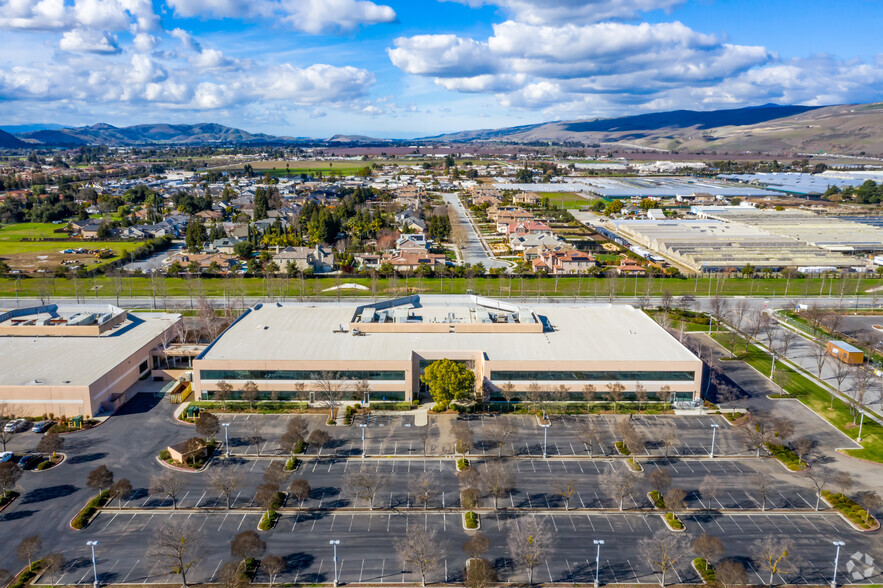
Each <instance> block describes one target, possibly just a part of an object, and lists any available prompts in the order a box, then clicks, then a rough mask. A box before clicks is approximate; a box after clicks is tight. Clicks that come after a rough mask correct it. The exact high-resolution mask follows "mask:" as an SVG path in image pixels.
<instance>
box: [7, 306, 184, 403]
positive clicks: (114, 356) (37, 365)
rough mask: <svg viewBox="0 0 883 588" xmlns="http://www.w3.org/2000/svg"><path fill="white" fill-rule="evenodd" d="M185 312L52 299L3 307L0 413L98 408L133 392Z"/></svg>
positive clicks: (122, 399)
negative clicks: (131, 310) (133, 309)
mask: <svg viewBox="0 0 883 588" xmlns="http://www.w3.org/2000/svg"><path fill="white" fill-rule="evenodd" d="M181 320H182V318H181V315H178V314H162V313H146V314H131V313H129V312H127V311H125V310H123V309H121V308H118V307H116V306H112V305H109V304H91V305H90V304H70V305H61V304H47V305H43V306H34V307H28V308H20V309H16V310H11V311H8V312H4V313H2V314H0V413H2V414H4V415H7V416H8V415H15V416H39V415H43V414H50V413H51V414H54V415H56V416H67V417H73V416H87V417H88V416H94V415H98V414H100V413H110V412H113V411H115V410H116V409H117V408H119V407H120V406H122V405H123V404H124V403H125V402H126V401H127V400H129V396H128V394H132V393H133V391H132V390H131V388H132V385H133V384H134V383H135V382H137V381H138V379H139V378H147V377H149V376H150V371H151V369H152V367H153V355H154V351H155V350H157V349H159V348H161V347H162V346H163V345H164V344H166V343H168V342H170V341H171V340H172V339H173V338H174V330H175V327H176V325H177V324H178V323H179V322H180V321H181Z"/></svg>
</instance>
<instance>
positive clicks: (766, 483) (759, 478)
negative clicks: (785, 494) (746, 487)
mask: <svg viewBox="0 0 883 588" xmlns="http://www.w3.org/2000/svg"><path fill="white" fill-rule="evenodd" d="M751 482H752V484H753V486H754V488H755V490H757V493H758V494H759V495H760V510H761V511H762V512H763V511H766V499H767V496H769V493H770V490H772V488H770V479H769V478H767V476H766V474H764V473H763V472H758V473H757V474H755V475H754V476H753V477H752V478H751Z"/></svg>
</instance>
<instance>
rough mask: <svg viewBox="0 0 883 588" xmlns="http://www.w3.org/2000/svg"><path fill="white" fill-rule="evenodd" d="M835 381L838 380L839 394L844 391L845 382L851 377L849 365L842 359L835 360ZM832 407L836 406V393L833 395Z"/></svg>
mask: <svg viewBox="0 0 883 588" xmlns="http://www.w3.org/2000/svg"><path fill="white" fill-rule="evenodd" d="M832 363H833V366H832V367H833V368H834V381H835V382H837V394H842V393H843V382H845V381H846V378H848V377H849V366H848V365H847V364H845V363H843V362H842V361H840V360H838V359H835V360H834V361H833V362H832ZM831 408H834V395H833V394H832V395H831Z"/></svg>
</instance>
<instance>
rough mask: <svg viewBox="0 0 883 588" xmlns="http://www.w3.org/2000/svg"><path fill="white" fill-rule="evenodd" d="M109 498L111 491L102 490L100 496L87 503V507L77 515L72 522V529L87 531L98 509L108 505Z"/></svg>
mask: <svg viewBox="0 0 883 588" xmlns="http://www.w3.org/2000/svg"><path fill="white" fill-rule="evenodd" d="M109 498H110V491H108V490H102V492H101V493H100V494H99V495H98V496H96V497H95V498H93V499H92V500H90V501H89V502H87V503H86V506H84V507H83V509H82V510H81V511H80V512H79V513H77V516H76V517H74V520H73V521H71V527H73V528H74V529H85V528H86V526H87V525H88V524H89V522H90V521H91V520H92V517H93V516H94V515H95V513H96V512H98V509H99V508H101V507H102V506H104V505H105V504H107V501H108V499H109Z"/></svg>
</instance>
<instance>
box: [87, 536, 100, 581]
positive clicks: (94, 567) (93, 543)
mask: <svg viewBox="0 0 883 588" xmlns="http://www.w3.org/2000/svg"><path fill="white" fill-rule="evenodd" d="M86 545H88V546H89V547H91V548H92V574H93V575H94V576H95V581H94V582H92V585H93V586H95V588H98V566H97V565H95V546H96V545H98V541H86Z"/></svg>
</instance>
